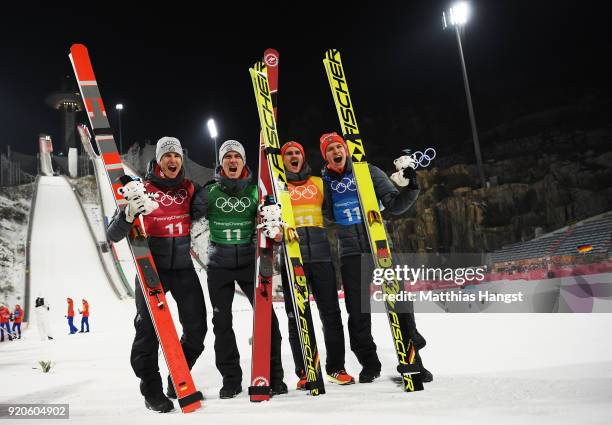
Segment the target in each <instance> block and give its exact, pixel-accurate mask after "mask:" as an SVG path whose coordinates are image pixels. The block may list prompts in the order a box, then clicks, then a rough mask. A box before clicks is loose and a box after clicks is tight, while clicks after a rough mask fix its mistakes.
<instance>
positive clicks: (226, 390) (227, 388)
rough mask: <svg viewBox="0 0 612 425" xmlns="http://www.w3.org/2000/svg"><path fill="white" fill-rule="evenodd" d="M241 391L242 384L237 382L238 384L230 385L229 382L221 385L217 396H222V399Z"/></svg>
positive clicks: (232, 396) (234, 395)
mask: <svg viewBox="0 0 612 425" xmlns="http://www.w3.org/2000/svg"><path fill="white" fill-rule="evenodd" d="M241 392H242V386H241V385H240V384H238V385H231V384H227V385H223V387H221V390H219V398H222V399H226V398H234V397H236V396H237V395H238V394H240V393H241Z"/></svg>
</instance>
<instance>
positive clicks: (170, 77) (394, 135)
mask: <svg viewBox="0 0 612 425" xmlns="http://www.w3.org/2000/svg"><path fill="white" fill-rule="evenodd" d="M47 3H51V2H47ZM52 3H57V2H52ZM92 3H93V2H92ZM124 3H127V2H124ZM167 3H168V4H170V6H164V7H160V6H151V2H147V3H142V4H140V6H139V7H134V6H130V7H127V6H125V5H119V4H112V3H110V2H96V3H95V4H96V5H98V6H99V8H100V9H99V10H97V11H93V10H85V9H81V8H80V7H77V5H81V4H84V3H82V2H79V3H76V2H75V3H74V5H73V6H72V7H67V6H63V5H62V6H55V5H54V6H52V7H51V6H46V7H35V6H29V7H28V8H20V9H11V8H10V7H8V8H7V6H4V5H3V10H2V12H1V13H0V16H1V17H0V24H1V25H0V51H1V52H2V54H1V56H0V57H1V61H0V111H1V113H0V123H1V126H0V129H1V132H0V149H1V150H2V152H6V146H7V145H11V148H12V149H14V150H17V151H20V152H23V153H32V152H34V151H35V150H36V140H37V135H38V134H39V133H49V134H51V135H52V136H54V138H59V135H60V119H59V115H58V113H57V112H55V111H53V110H52V109H50V108H49V107H48V106H47V105H46V104H45V102H44V100H45V97H46V96H47V95H48V94H50V93H51V92H53V91H56V90H58V89H59V88H60V85H61V82H62V78H63V77H64V76H65V75H70V76H72V69H71V66H70V62H69V60H68V56H67V55H68V50H69V47H70V45H71V44H72V43H76V42H79V43H83V44H85V45H87V46H88V48H89V51H90V55H91V57H92V62H93V66H94V71H95V72H96V76H97V79H98V83H99V86H100V89H101V92H102V97H103V100H104V102H105V104H106V107H107V109H108V110H110V111H111V112H113V114H112V115H111V116H110V118H111V125H113V127H116V119H115V118H116V117H115V114H114V112H115V111H114V105H115V103H118V102H122V103H123V104H124V106H125V110H124V111H123V115H122V118H123V139H124V145H128V144H131V143H133V142H142V141H144V140H151V141H155V140H157V139H158V138H159V137H161V136H165V135H171V136H176V137H178V138H179V139H180V140H181V141H182V142H183V146H184V147H186V148H188V149H189V152H190V156H191V158H192V159H194V160H196V161H198V162H200V163H201V164H203V165H207V166H209V165H211V164H212V163H213V162H214V157H213V156H212V142H211V140H210V139H209V137H208V135H207V133H206V131H205V123H206V120H207V119H208V118H209V117H214V118H215V119H216V120H217V122H218V126H219V130H220V136H219V140H220V141H223V140H225V139H230V138H231V139H237V140H239V141H241V142H243V143H244V144H245V146H246V147H247V152H248V153H247V155H250V159H251V161H250V162H253V161H254V158H253V153H254V152H255V149H256V145H257V142H258V131H259V123H258V118H257V111H256V107H255V103H254V97H253V90H252V87H251V82H250V78H249V74H248V67H249V66H250V65H251V64H252V63H253V62H254V61H256V60H258V59H259V58H260V57H261V55H262V53H263V51H264V50H265V49H266V48H267V47H274V48H276V49H278V50H279V51H280V55H281V60H280V68H279V128H280V137H281V140H283V141H286V140H289V139H296V140H299V141H301V142H303V144H304V145H306V147H307V151H308V152H316V149H317V146H318V136H319V135H320V134H322V133H323V132H327V131H334V130H338V121H337V118H336V113H335V110H334V107H333V103H332V101H331V95H330V92H329V88H328V85H327V81H326V77H325V73H324V70H323V65H322V62H321V60H322V57H323V53H324V51H325V49H327V48H330V47H335V48H338V49H340V50H341V52H342V54H343V60H344V65H345V68H346V71H347V75H348V81H349V87H350V89H351V94H352V97H353V101H354V103H355V106H356V112H357V118H358V121H359V123H360V125H361V127H362V134H364V136H365V138H364V140H365V142H366V147H370V146H371V148H370V150H372V151H373V152H377V153H378V155H379V157H380V155H382V152H385V155H391V156H395V154H396V153H398V152H399V149H402V148H404V147H407V146H412V147H417V148H423V147H427V146H430V145H435V147H436V148H438V150H439V151H440V152H441V153H442V154H444V153H451V152H452V151H453V150H454V149H456V148H457V146H459V145H461V144H463V143H465V142H466V141H469V137H470V130H469V122H468V117H467V110H466V107H465V94H464V91H463V82H462V77H461V71H460V65H459V59H458V53H457V44H456V40H455V38H454V35H453V33H452V32H451V31H443V30H442V25H441V12H442V10H443V8H444V6H445V4H446V2H442V1H425V0H423V1H403V2H381V1H378V2H370V3H369V5H368V6H348V7H349V8H350V10H349V11H348V12H346V11H343V10H342V7H341V4H342V3H345V4H346V5H348V4H349V2H342V3H339V2H338V3H336V2H331V1H329V2H327V3H324V6H321V7H315V6H313V5H314V4H315V3H310V2H309V3H308V4H309V6H298V5H295V4H294V3H293V2H283V3H284V6H275V7H274V9H275V10H274V12H265V8H263V5H265V4H266V3H265V2H262V3H257V5H258V6H257V7H246V6H242V5H239V3H238V2H225V3H226V4H227V6H225V8H221V9H214V10H210V11H208V12H207V11H204V10H200V9H201V8H198V9H196V8H195V6H194V3H191V2H190V3H186V2H167ZM179 3H180V4H182V6H179ZM217 3H222V2H217ZM332 3H333V5H332ZM351 3H352V4H357V3H353V2H351ZM201 4H202V5H205V3H204V2H201ZM267 4H268V5H269V4H271V3H269V2H268V3H267ZM300 4H301V3H300ZM600 4H601V3H600V2H585V1H582V2H566V1H557V2H552V1H550V2H549V1H502V0H488V1H485V0H479V1H472V2H471V6H472V10H473V14H472V19H471V21H470V22H469V23H468V25H467V28H466V31H465V34H464V49H465V55H466V61H467V66H468V74H469V77H470V83H471V86H472V95H473V100H474V107H475V110H476V116H477V120H478V125H479V128H480V130H481V131H485V130H487V129H490V128H492V127H495V126H498V125H500V124H502V123H504V121H505V120H509V119H512V118H516V117H517V116H520V115H521V114H526V113H532V112H537V111H540V110H544V109H546V108H551V107H555V106H558V105H565V104H571V103H576V102H580V100H581V99H583V98H585V97H588V96H595V97H598V98H602V99H605V98H609V97H610V92H611V90H610V87H611V84H610V82H609V79H610V76H611V75H612V73H611V72H610V71H611V69H610V67H609V66H608V65H607V64H606V62H608V61H609V58H608V56H609V55H610V51H611V46H610V41H611V40H612V37H610V30H609V29H608V27H609V26H610V25H609V22H608V21H609V19H610V16H612V15H611V14H610V12H609V7H606V10H604V9H601V7H600V6H599V5H600ZM105 5H107V6H106V9H107V10H106V11H104V10H103V9H104V8H105ZM174 5H176V6H174ZM82 119H84V116H83V117H82ZM423 123H427V125H425V124H423ZM391 159H392V158H390V159H389V161H390V160H391ZM317 161H318V158H317Z"/></svg>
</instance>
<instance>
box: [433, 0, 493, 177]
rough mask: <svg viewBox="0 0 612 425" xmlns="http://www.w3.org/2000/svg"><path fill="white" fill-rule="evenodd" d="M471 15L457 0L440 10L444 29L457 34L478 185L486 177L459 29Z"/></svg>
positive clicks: (467, 7) (467, 8) (464, 5)
mask: <svg viewBox="0 0 612 425" xmlns="http://www.w3.org/2000/svg"><path fill="white" fill-rule="evenodd" d="M470 15H471V11H470V6H469V4H468V3H467V2H464V1H462V2H457V3H455V4H453V5H452V6H451V7H450V8H448V10H445V11H444V12H442V22H443V24H444V29H447V28H448V27H453V28H454V29H455V34H456V36H457V46H458V49H459V58H460V59H461V71H462V73H463V85H464V87H465V97H466V99H467V106H468V113H469V115H470V126H471V128H472V139H473V141H474V153H475V154H476V165H477V166H478V174H479V177H480V187H485V186H486V178H485V174H484V169H483V166H482V155H481V154H480V140H479V139H478V127H477V126H476V116H475V114H474V106H473V105H472V95H471V92H470V83H469V81H468V76H467V69H466V66H465V58H464V57H463V45H462V43H461V30H463V27H464V25H465V24H466V23H467V21H468V19H469V17H470Z"/></svg>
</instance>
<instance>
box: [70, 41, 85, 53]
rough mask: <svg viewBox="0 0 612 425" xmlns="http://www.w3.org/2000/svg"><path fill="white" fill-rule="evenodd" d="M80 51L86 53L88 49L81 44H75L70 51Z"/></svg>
mask: <svg viewBox="0 0 612 425" xmlns="http://www.w3.org/2000/svg"><path fill="white" fill-rule="evenodd" d="M78 50H85V51H87V47H85V45H84V44H81V43H74V44H73V45H72V46H70V51H71V52H74V51H78Z"/></svg>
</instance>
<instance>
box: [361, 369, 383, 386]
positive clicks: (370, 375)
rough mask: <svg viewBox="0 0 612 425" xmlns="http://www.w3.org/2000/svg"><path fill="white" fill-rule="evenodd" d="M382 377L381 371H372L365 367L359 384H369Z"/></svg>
mask: <svg viewBox="0 0 612 425" xmlns="http://www.w3.org/2000/svg"><path fill="white" fill-rule="evenodd" d="M379 376H380V369H370V368H368V367H364V368H363V369H361V372H359V383H360V384H367V383H370V382H372V381H374V380H375V379H376V378H378V377H379Z"/></svg>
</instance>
